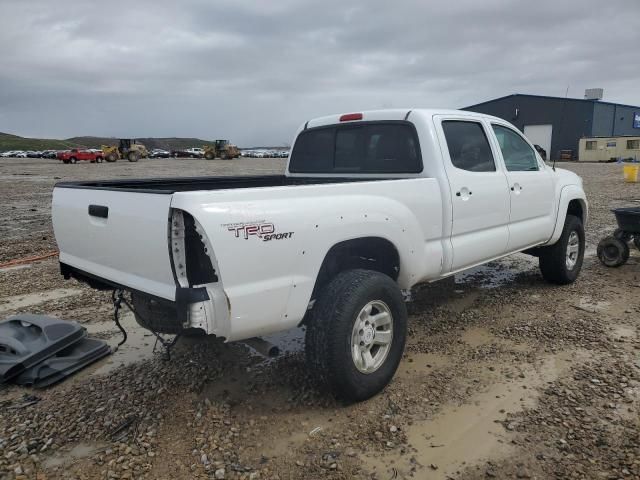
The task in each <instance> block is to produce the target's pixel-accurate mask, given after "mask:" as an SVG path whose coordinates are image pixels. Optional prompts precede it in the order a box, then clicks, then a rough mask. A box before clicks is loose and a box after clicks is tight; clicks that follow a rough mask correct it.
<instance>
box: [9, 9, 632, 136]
mask: <svg viewBox="0 0 640 480" xmlns="http://www.w3.org/2000/svg"><path fill="white" fill-rule="evenodd" d="M639 15H640V3H638V2H637V0H620V1H618V2H607V3H603V2H597V1H595V0H581V1H578V0H571V1H563V2H558V1H551V0H539V1H537V2H522V1H518V0H483V1H482V2H478V1H477V0H458V1H455V2H452V1H447V2H444V1H430V2H424V1H418V0H415V1H413V0H406V1H398V2H388V1H381V0H368V1H365V0H360V1H355V2H347V3H345V2H340V1H337V0H325V1H323V2H312V1H301V0H295V1H294V0H279V1H276V0H274V1H270V2H253V1H248V0H225V1H217V2H210V1H208V0H187V1H184V2H173V1H164V0H138V1H136V2H125V1H122V0H117V1H111V2H98V1H87V0H57V1H56V2H50V1H47V0H31V1H29V2H25V1H22V0H4V1H3V2H2V3H1V4H0V60H1V62H0V131H8V132H12V133H17V134H23V135H32V136H49V137H67V136H74V135H84V134H96V135H114V136H124V137H130V136H199V137H203V138H222V137H226V138H230V139H232V140H233V141H234V142H237V143H238V144H240V145H257V144H283V143H287V142H290V141H291V136H292V135H293V132H294V130H295V128H296V127H297V126H298V125H299V124H300V123H303V122H304V121H306V120H307V119H309V118H312V117H315V116H320V115H325V114H329V113H336V112H342V111H352V110H360V109H371V108H383V107H401V106H408V107H420V106H423V107H429V106H434V107H447V108H457V107H462V106H465V105H469V104H473V103H477V102H480V101H483V100H487V99H489V98H492V97H497V96H502V95H506V94H509V93H515V92H519V93H535V94H546V95H564V91H565V89H566V88H567V86H568V85H569V86H570V95H571V96H576V97H580V96H581V95H582V93H583V91H584V89H585V88H588V87H596V86H597V87H604V89H605V99H606V100H610V101H619V102H623V103H630V104H638V103H640V98H639V96H638V93H637V92H638V90H637V79H638V78H639V77H640V65H639V64H638V62H637V61H636V60H635V58H636V57H637V48H638V44H640V33H639V32H640V30H638V28H637V26H636V25H635V19H636V18H638V16H639Z"/></svg>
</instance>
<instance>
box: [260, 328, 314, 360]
mask: <svg viewBox="0 0 640 480" xmlns="http://www.w3.org/2000/svg"><path fill="white" fill-rule="evenodd" d="M304 335H305V327H298V328H291V329H289V330H285V331H284V332H278V333H273V334H271V335H264V336H262V337H260V338H261V339H262V340H264V341H265V342H267V343H270V344H272V345H274V346H275V347H277V348H278V351H279V352H280V354H279V356H283V355H292V354H294V353H301V352H304ZM248 346H249V347H250V348H249V350H250V352H251V354H253V355H256V356H259V357H260V358H261V359H264V361H263V363H271V362H273V361H274V360H275V359H274V358H265V356H264V353H261V352H258V351H256V349H255V348H253V347H252V346H251V345H248Z"/></svg>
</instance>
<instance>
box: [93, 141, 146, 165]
mask: <svg viewBox="0 0 640 480" xmlns="http://www.w3.org/2000/svg"><path fill="white" fill-rule="evenodd" d="M102 152H103V153H104V158H105V160H106V161H107V162H115V161H117V160H120V159H121V158H126V159H127V160H129V161H130V162H137V161H138V160H140V159H141V158H145V157H147V156H148V155H149V152H147V148H146V147H145V146H144V145H143V144H141V143H138V142H137V141H136V140H132V139H129V138H121V139H120V142H119V144H118V146H117V147H116V146H115V145H102Z"/></svg>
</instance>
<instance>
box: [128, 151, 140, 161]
mask: <svg viewBox="0 0 640 480" xmlns="http://www.w3.org/2000/svg"><path fill="white" fill-rule="evenodd" d="M139 159H140V155H138V153H137V152H129V153H128V154H127V160H129V161H130V162H137V161H138V160H139Z"/></svg>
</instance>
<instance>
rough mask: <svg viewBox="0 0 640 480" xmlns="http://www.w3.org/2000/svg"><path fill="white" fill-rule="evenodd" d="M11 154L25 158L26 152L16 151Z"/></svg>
mask: <svg viewBox="0 0 640 480" xmlns="http://www.w3.org/2000/svg"><path fill="white" fill-rule="evenodd" d="M13 156H14V157H15V158H27V152H21V151H17V152H14V154H13Z"/></svg>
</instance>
